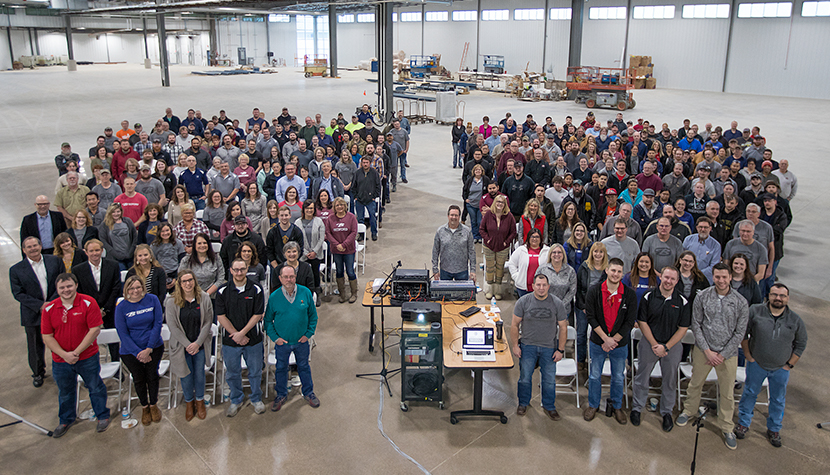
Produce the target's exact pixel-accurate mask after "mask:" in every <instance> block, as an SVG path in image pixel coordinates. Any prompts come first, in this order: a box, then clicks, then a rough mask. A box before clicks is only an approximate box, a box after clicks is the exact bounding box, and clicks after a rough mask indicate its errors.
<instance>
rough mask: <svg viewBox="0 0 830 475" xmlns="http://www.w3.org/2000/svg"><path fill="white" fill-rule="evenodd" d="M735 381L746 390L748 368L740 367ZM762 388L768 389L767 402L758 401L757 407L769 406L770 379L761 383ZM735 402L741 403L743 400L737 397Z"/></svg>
mask: <svg viewBox="0 0 830 475" xmlns="http://www.w3.org/2000/svg"><path fill="white" fill-rule="evenodd" d="M735 381H737V382H739V383H741V384H742V385H743V388H744V389H745V388H746V367H744V366H738V372H737V373H736V374H735ZM761 387H762V388H764V389H766V392H767V402H758V401H757V400H756V401H755V405H756V406H769V379H767V378H764V382H763V383H761ZM741 395H743V391H742V392H741ZM735 400H736V401H740V400H741V398H740V397H739V396H735Z"/></svg>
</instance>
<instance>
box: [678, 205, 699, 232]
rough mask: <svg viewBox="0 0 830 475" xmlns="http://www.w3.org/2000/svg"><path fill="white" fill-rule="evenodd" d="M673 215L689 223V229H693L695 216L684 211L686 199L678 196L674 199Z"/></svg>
mask: <svg viewBox="0 0 830 475" xmlns="http://www.w3.org/2000/svg"><path fill="white" fill-rule="evenodd" d="M674 217H675V218H677V219H678V220H680V221H682V222H684V223H686V224H688V225H689V229H694V227H695V218H694V216H692V213H687V212H686V199H685V198H678V199H676V200H674Z"/></svg>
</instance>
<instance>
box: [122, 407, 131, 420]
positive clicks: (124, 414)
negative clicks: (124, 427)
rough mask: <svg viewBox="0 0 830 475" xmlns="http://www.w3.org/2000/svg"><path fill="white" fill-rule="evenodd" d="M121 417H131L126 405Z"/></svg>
mask: <svg viewBox="0 0 830 475" xmlns="http://www.w3.org/2000/svg"><path fill="white" fill-rule="evenodd" d="M121 418H122V419H129V418H130V411H128V410H127V407H126V406H124V409H122V410H121Z"/></svg>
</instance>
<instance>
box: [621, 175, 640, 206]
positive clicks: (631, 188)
mask: <svg viewBox="0 0 830 475" xmlns="http://www.w3.org/2000/svg"><path fill="white" fill-rule="evenodd" d="M620 198H621V199H622V200H623V201H625V202H626V203H628V204H630V205H631V207H632V208H633V207H635V206H637V205H638V204H640V201H643V190H641V189H640V188H639V186H638V185H637V180H628V188H626V189H625V191H623V192H622V193H620Z"/></svg>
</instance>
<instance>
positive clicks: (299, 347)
mask: <svg viewBox="0 0 830 475" xmlns="http://www.w3.org/2000/svg"><path fill="white" fill-rule="evenodd" d="M279 277H280V284H282V285H281V287H280V288H278V289H277V290H275V291H274V292H273V293H272V294H271V297H270V298H269V299H268V308H267V309H266V310H265V332H266V333H267V334H268V337H270V338H271V339H272V340H274V342H276V344H277V346H276V350H275V356H276V360H277V364H276V368H275V369H274V390H275V391H276V392H277V397H275V398H274V403H273V404H272V405H271V410H272V411H274V412H276V411H279V410H280V408H282V405H283V404H284V403H285V401H286V399H288V358H289V357H290V356H291V353H292V352H293V353H294V358H296V360H297V373H298V374H299V375H300V382H302V388H303V398H304V399H305V400H306V401H308V404H309V405H310V406H311V407H320V400H319V399H317V396H316V395H314V383H313V382H312V381H311V366H310V365H309V364H308V354H309V351H310V349H311V345H310V344H309V342H308V339H309V338H311V337H312V336H313V335H314V331H315V330H316V329H317V309H316V308H315V306H314V297H313V296H312V294H311V291H310V290H309V289H308V288H307V287H303V286H302V285H297V272H296V270H294V268H293V267H291V266H283V267H282V269H280V275H279Z"/></svg>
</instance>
